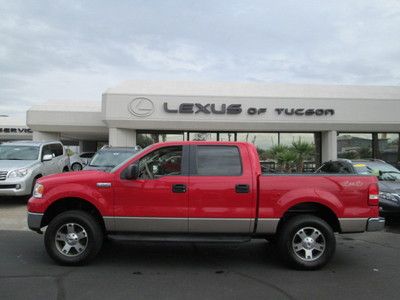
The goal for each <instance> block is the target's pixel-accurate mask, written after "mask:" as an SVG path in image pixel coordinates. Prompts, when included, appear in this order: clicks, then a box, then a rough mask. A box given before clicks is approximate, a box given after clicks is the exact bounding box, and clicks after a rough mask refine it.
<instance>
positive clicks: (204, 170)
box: [195, 146, 242, 176]
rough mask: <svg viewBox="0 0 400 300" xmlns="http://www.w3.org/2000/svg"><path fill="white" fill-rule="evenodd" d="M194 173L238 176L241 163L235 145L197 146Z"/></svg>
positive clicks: (240, 172)
mask: <svg viewBox="0 0 400 300" xmlns="http://www.w3.org/2000/svg"><path fill="white" fill-rule="evenodd" d="M196 152H197V155H196V166H195V168H196V172H195V174H196V175H201V176H240V175H241V174H242V163H241V160H240V153H239V149H238V148H237V147H236V146H197V151H196Z"/></svg>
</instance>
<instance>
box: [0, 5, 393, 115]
mask: <svg viewBox="0 0 400 300" xmlns="http://www.w3.org/2000/svg"><path fill="white" fill-rule="evenodd" d="M399 29H400V2H398V1H389V0H387V1H379V2H377V1H372V0H368V1H364V0H363V1H361V0H359V1H357V0H353V1H344V0H342V1H331V2H323V3H321V2H320V1H311V0H309V1H301V2H299V1H291V0H287V1H275V2H272V1H270V2H266V1H239V0H237V1H234V0H229V1H211V0H210V1H188V0H186V1H183V0H182V1H178V0H175V1H161V0H160V1H139V0H137V1H128V0H126V1H118V2H110V1H78V0H76V1H66V0H64V1H50V0H49V1H40V2H38V1H29V0H26V1H21V0H20V1H1V0H0V40H1V43H0V110H1V111H0V113H8V114H24V112H25V110H26V109H27V108H29V107H30V106H31V105H32V104H34V103H40V102H44V101H47V100H49V99H69V98H70V99H82V100H85V99H88V100H98V101H100V95H101V93H102V92H103V91H104V90H106V89H107V88H108V87H110V86H112V85H115V84H117V83H118V82H120V81H124V80H127V79H185V80H209V81H210V80H211V81H259V82H281V83H324V84H367V85H368V84H372V85H374V84H379V85H398V84H399V83H400V39H399V38H398V32H399Z"/></svg>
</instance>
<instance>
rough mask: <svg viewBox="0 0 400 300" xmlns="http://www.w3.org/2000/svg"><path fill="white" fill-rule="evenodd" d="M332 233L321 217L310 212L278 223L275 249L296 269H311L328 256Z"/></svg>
mask: <svg viewBox="0 0 400 300" xmlns="http://www.w3.org/2000/svg"><path fill="white" fill-rule="evenodd" d="M335 248H336V240H335V234H334V232H333V230H332V228H331V227H330V226H329V224H328V223H326V222H325V221H324V220H322V219H320V218H318V217H315V216H312V215H298V216H295V217H293V218H291V219H289V220H288V221H287V222H286V223H284V224H283V225H282V228H281V230H280V232H279V237H278V249H279V252H280V254H281V255H282V258H283V259H284V261H285V262H287V263H288V264H289V265H291V266H292V267H294V268H296V269H303V270H315V269H319V268H321V267H323V266H324V265H325V264H327V263H328V262H329V260H330V259H331V258H332V256H333V254H334V252H335Z"/></svg>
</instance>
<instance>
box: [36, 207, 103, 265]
mask: <svg viewBox="0 0 400 300" xmlns="http://www.w3.org/2000/svg"><path fill="white" fill-rule="evenodd" d="M44 242H45V247H46V250H47V253H48V254H49V255H50V257H51V258H52V259H54V260H55V261H56V262H57V263H59V264H62V265H81V264H85V263H87V262H89V261H90V260H91V259H93V258H94V257H95V256H96V255H97V253H98V252H99V251H100V249H101V246H102V244H103V232H102V229H101V227H100V224H99V223H98V222H97V221H96V220H95V218H94V217H93V216H92V215H90V214H88V213H86V212H84V211H78V210H73V211H66V212H64V213H61V214H59V215H58V216H56V217H55V218H54V219H53V220H52V221H51V222H50V224H49V225H48V227H47V230H46V233H45V237H44Z"/></svg>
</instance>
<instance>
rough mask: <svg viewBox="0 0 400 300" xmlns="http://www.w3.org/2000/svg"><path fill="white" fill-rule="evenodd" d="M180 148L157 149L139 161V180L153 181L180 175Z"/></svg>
mask: <svg viewBox="0 0 400 300" xmlns="http://www.w3.org/2000/svg"><path fill="white" fill-rule="evenodd" d="M181 169H182V147H181V146H177V147H165V148H161V149H157V150H155V151H153V152H151V153H149V154H147V155H146V156H145V157H143V158H141V159H140V161H139V176H138V177H139V178H141V179H154V178H160V177H163V176H178V175H181Z"/></svg>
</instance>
